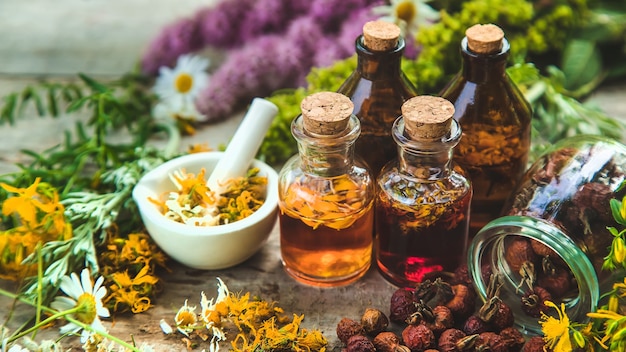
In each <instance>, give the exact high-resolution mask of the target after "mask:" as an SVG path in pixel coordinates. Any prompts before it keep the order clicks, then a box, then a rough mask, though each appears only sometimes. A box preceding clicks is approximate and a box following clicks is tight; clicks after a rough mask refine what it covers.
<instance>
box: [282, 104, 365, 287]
mask: <svg viewBox="0 0 626 352" xmlns="http://www.w3.org/2000/svg"><path fill="white" fill-rule="evenodd" d="M307 101H308V103H307ZM352 108H353V104H352V102H351V101H350V99H349V98H347V97H346V96H344V95H341V94H339V93H333V92H321V93H316V94H313V95H311V96H309V97H307V98H305V100H304V101H303V107H302V115H300V116H298V117H297V118H296V119H295V120H294V121H293V122H292V125H291V131H292V134H293V136H294V137H295V139H296V141H297V142H298V148H299V153H298V155H295V156H293V157H292V158H291V159H290V160H289V161H287V163H286V164H285V165H284V166H283V168H282V170H281V172H280V173H279V181H278V193H279V202H278V206H279V209H280V211H279V224H280V246H281V248H280V249H281V257H282V262H283V265H284V268H285V270H286V272H287V273H288V274H289V275H290V276H292V277H293V278H294V279H296V280H297V281H299V282H302V283H305V284H308V285H314V286H338V285H345V284H348V283H351V282H354V281H356V280H357V279H359V278H360V277H361V276H363V275H364V274H365V273H366V272H367V269H369V267H370V265H371V258H372V246H373V232H374V228H373V227H374V209H373V207H374V197H375V192H374V180H373V179H372V177H371V174H370V171H369V169H368V168H367V167H366V165H365V162H363V161H361V160H360V159H359V158H356V157H355V156H354V142H355V141H356V139H357V137H358V136H359V133H360V123H359V120H358V119H357V117H356V116H354V115H353V114H352V111H353V109H352ZM336 115H339V117H341V118H339V117H338V116H336ZM333 118H337V119H336V120H337V121H332V119H333ZM329 121H331V122H329Z"/></svg>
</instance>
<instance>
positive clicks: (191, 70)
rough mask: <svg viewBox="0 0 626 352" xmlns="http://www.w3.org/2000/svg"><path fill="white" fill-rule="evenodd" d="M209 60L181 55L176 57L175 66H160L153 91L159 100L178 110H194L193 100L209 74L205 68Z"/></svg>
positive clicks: (204, 84) (206, 81)
mask: <svg viewBox="0 0 626 352" xmlns="http://www.w3.org/2000/svg"><path fill="white" fill-rule="evenodd" d="M207 67H209V60H208V59H205V58H202V57H200V56H194V55H182V56H180V57H179V58H178V62H177V63H176V67H174V68H173V69H171V68H169V67H161V68H160V69H159V77H158V78H157V80H156V84H155V86H154V92H155V93H156V94H157V95H158V97H159V99H160V100H161V102H164V103H166V104H167V106H169V107H170V108H171V109H172V110H174V111H178V112H186V113H187V114H189V112H191V111H194V110H195V107H194V100H195V98H196V96H197V95H198V92H200V91H201V90H202V89H204V87H206V85H207V83H208V80H209V76H208V74H207V73H206V69H207Z"/></svg>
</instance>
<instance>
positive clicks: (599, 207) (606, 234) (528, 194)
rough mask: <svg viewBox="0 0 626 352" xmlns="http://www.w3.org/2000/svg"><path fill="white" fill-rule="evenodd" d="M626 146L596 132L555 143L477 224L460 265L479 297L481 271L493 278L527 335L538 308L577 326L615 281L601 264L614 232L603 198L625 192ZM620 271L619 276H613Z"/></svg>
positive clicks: (535, 330)
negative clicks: (498, 213) (496, 212)
mask: <svg viewBox="0 0 626 352" xmlns="http://www.w3.org/2000/svg"><path fill="white" fill-rule="evenodd" d="M624 182H626V146H624V145H623V144H621V143H619V142H617V141H615V140H612V139H609V138H607V137H602V136H588V135H578V136H574V137H570V138H566V139H563V140H561V141H559V142H558V143H556V144H555V145H554V146H553V147H552V148H551V149H550V150H548V151H547V152H546V153H545V154H544V155H542V156H541V157H539V158H538V159H537V161H535V162H534V163H533V165H532V166H531V167H530V168H529V169H528V171H527V172H526V173H525V175H524V177H523V178H522V180H521V181H520V182H519V183H518V185H517V188H516V189H514V193H513V196H512V197H511V198H510V199H509V201H508V202H507V205H506V208H505V211H504V216H502V217H499V218H497V219H495V220H493V221H491V222H489V223H488V224H487V225H485V226H484V227H483V228H482V229H481V230H480V231H479V232H478V234H477V235H476V237H475V238H474V239H473V240H472V241H471V243H470V245H469V248H468V268H469V270H470V273H471V275H472V278H473V281H474V285H475V287H476V291H477V292H478V294H479V296H480V298H481V299H483V300H486V299H487V296H488V293H487V286H488V280H486V279H485V275H484V274H485V272H491V273H493V274H496V275H498V277H499V278H500V283H501V284H502V285H501V287H500V295H499V297H500V298H501V299H502V300H503V301H505V302H506V303H507V305H508V306H509V307H511V309H512V310H513V312H514V315H515V323H516V325H517V326H518V327H519V328H520V330H522V331H524V332H526V333H528V334H542V331H541V325H540V324H539V317H540V316H541V313H544V314H546V315H552V314H555V313H556V312H555V310H554V309H552V308H549V307H547V306H545V305H544V304H543V302H544V301H545V300H549V301H552V302H554V303H555V304H557V305H558V306H560V304H561V303H563V304H564V305H565V310H566V312H567V315H568V316H569V318H570V320H571V321H576V322H578V323H584V322H585V321H587V320H588V317H587V313H589V312H593V311H595V309H596V307H597V304H598V301H599V300H600V299H601V294H602V293H603V292H608V291H611V290H612V284H613V283H614V282H615V281H616V280H617V281H623V278H624V273H623V271H618V272H617V274H618V275H616V277H611V272H610V271H607V270H603V269H602V265H603V262H604V258H605V256H607V254H608V253H609V250H610V248H611V244H612V241H613V235H611V233H610V231H609V230H608V229H607V227H614V228H616V229H618V230H621V229H622V228H623V226H621V225H619V224H617V223H616V222H615V220H614V219H613V215H612V212H611V205H610V202H611V199H617V200H620V201H621V200H622V198H623V197H624V195H626V189H625V188H622V187H621V186H622V185H623V184H624ZM620 275H621V276H620Z"/></svg>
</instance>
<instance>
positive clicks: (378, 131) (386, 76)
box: [338, 21, 417, 177]
mask: <svg viewBox="0 0 626 352" xmlns="http://www.w3.org/2000/svg"><path fill="white" fill-rule="evenodd" d="M355 45H356V53H357V61H358V62H357V67H356V70H355V71H354V72H353V73H352V74H351V75H350V76H349V77H348V79H347V80H346V81H345V82H344V83H343V84H342V85H341V87H340V88H339V90H338V92H339V93H342V94H344V95H346V96H347V97H349V98H350V100H352V102H353V103H354V114H355V115H356V116H357V117H358V118H359V120H360V122H361V136H360V137H359V139H358V140H357V142H356V147H355V152H356V154H357V155H361V156H362V157H363V158H364V159H365V161H366V162H367V164H368V165H369V166H370V168H371V170H372V173H373V176H374V177H376V175H378V173H379V171H380V169H381V168H382V167H383V166H384V165H385V164H386V163H387V162H388V161H389V160H391V159H393V158H395V157H396V144H395V142H394V141H393V138H392V137H391V126H392V125H393V122H394V121H395V119H396V118H397V117H398V116H400V114H401V111H400V109H401V107H402V103H404V102H405V101H406V100H408V99H409V98H411V97H414V96H415V95H416V94H417V93H416V90H415V87H414V86H413V84H412V83H411V82H410V81H409V80H408V79H407V77H406V76H405V75H404V73H403V72H402V70H401V67H400V66H401V60H402V54H403V52H404V45H405V44H404V39H403V38H402V37H401V36H400V28H399V27H398V26H397V25H395V24H393V23H390V22H385V21H371V22H367V23H366V24H365V25H364V26H363V34H362V35H360V36H359V37H358V38H357V39H356V44H355Z"/></svg>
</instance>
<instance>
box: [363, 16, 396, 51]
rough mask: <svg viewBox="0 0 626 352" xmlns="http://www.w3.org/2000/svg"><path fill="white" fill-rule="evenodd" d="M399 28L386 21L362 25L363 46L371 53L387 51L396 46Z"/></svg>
mask: <svg viewBox="0 0 626 352" xmlns="http://www.w3.org/2000/svg"><path fill="white" fill-rule="evenodd" d="M399 38H400V27H398V25H396V24H394V23H391V22H386V21H380V20H379V21H370V22H367V23H365V25H363V45H365V47H366V48H368V49H369V50H371V51H388V50H391V49H393V48H395V47H396V46H397V45H398V40H399Z"/></svg>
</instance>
